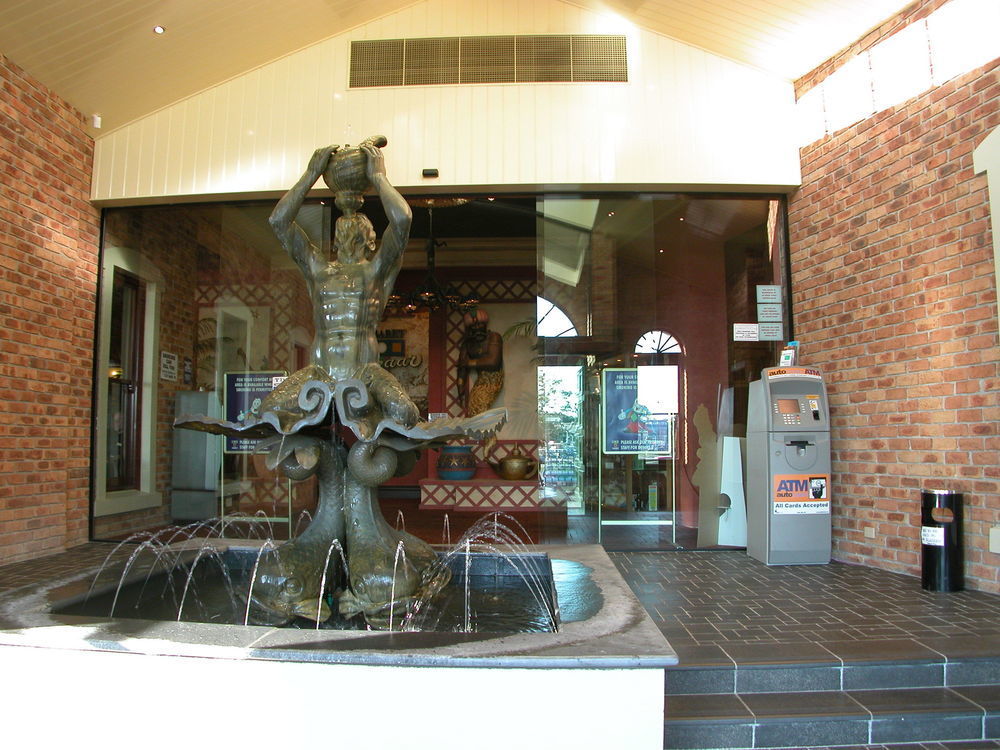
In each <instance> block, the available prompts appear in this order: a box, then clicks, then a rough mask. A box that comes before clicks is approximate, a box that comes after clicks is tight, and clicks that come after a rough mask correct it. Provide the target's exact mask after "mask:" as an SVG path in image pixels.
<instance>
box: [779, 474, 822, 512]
mask: <svg viewBox="0 0 1000 750" xmlns="http://www.w3.org/2000/svg"><path fill="white" fill-rule="evenodd" d="M773 481H774V485H773V486H772V488H771V489H772V493H771V497H772V499H773V502H774V512H775V513H781V514H789V515H791V514H798V513H829V512H830V475H829V474H776V475H775V476H774V478H773Z"/></svg>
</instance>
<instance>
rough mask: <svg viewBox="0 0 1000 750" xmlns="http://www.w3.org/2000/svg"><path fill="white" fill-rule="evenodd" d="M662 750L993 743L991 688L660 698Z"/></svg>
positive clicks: (995, 719) (997, 723)
mask: <svg viewBox="0 0 1000 750" xmlns="http://www.w3.org/2000/svg"><path fill="white" fill-rule="evenodd" d="M664 713H665V717H666V720H665V722H664V744H663V746H664V748H685V749H687V750H694V749H695V748H780V747H797V748H804V747H818V746H830V745H870V744H881V743H908V742H945V741H962V740H982V739H989V738H992V737H1000V690H998V689H997V686H996V685H987V686H976V687H964V688H908V689H896V690H848V691H840V690H835V691H812V692H783V693H750V694H736V693H726V694H704V695H674V696H667V697H666V704H665V712H664Z"/></svg>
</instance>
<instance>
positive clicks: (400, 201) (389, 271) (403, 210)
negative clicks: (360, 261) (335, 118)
mask: <svg viewBox="0 0 1000 750" xmlns="http://www.w3.org/2000/svg"><path fill="white" fill-rule="evenodd" d="M370 140H371V139H370ZM370 140H369V141H366V142H365V143H363V144H362V145H361V147H360V148H361V150H362V151H364V153H365V155H366V156H367V157H368V166H367V176H368V181H369V182H370V183H371V186H372V187H373V188H374V189H375V192H377V193H378V197H379V199H380V200H381V201H382V209H383V210H384V211H385V215H386V218H388V220H389V226H388V227H387V228H386V230H385V232H384V233H383V234H382V242H381V244H380V245H379V249H378V252H377V253H376V254H375V256H374V257H373V258H372V260H371V262H372V264H373V265H374V266H375V269H376V271H377V273H378V275H379V276H380V278H381V280H382V283H383V284H384V289H385V292H386V294H388V292H389V290H390V289H391V287H392V285H393V283H394V282H395V280H396V276H397V274H398V273H399V269H400V268H401V267H402V264H403V253H404V252H405V250H406V243H407V241H408V240H409V238H410V224H411V222H412V221H413V212H412V211H411V210H410V205H409V204H408V203H407V202H406V200H405V199H404V198H403V196H402V195H400V194H399V191H398V190H396V188H394V187H393V186H392V185H391V184H390V183H389V180H388V178H387V177H386V175H385V159H384V157H383V156H382V149H380V148H378V147H377V146H376V145H374V143H372V142H370Z"/></svg>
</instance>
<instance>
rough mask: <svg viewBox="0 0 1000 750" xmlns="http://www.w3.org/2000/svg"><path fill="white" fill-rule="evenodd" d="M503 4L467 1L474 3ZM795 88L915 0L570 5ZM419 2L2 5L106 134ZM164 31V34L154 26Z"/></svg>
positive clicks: (7, 23)
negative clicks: (607, 15)
mask: <svg viewBox="0 0 1000 750" xmlns="http://www.w3.org/2000/svg"><path fill="white" fill-rule="evenodd" d="M487 1H489V2H504V1H505V0H465V2H466V3H467V4H468V5H470V6H471V5H475V4H477V3H480V2H487ZM567 1H568V2H570V3H571V4H574V5H577V6H581V7H586V8H591V9H601V10H610V11H612V12H615V13H618V14H619V15H621V16H623V17H624V18H626V19H627V20H629V21H631V22H633V23H636V24H637V25H639V26H642V27H645V28H647V29H649V30H651V31H654V32H657V33H660V34H664V35H666V36H669V37H672V38H675V39H678V40H680V41H682V42H686V43H688V44H691V45H694V46H697V47H700V48H702V49H705V50H708V51H709V52H713V53H716V54H718V55H721V56H724V57H727V58H730V59H733V60H736V61H739V62H743V63H746V64H748V65H753V66H755V67H758V68H761V69H763V70H766V71H769V72H771V73H774V74H776V75H778V76H780V77H782V78H785V79H788V80H794V79H795V78H797V77H799V76H801V75H802V74H804V73H806V72H808V71H809V70H811V69H812V68H814V67H816V66H817V65H818V64H819V63H821V62H823V60H825V59H827V58H828V57H830V56H831V55H833V54H835V53H836V52H838V51H839V50H841V49H843V48H844V47H846V46H847V45H848V44H850V43H851V42H853V41H854V40H855V39H857V38H859V37H860V36H862V35H863V34H864V33H865V32H866V31H868V30H869V29H871V28H872V27H874V26H876V25H877V24H879V23H880V22H881V21H883V20H885V19H886V18H888V17H889V16H891V15H893V14H894V13H895V12H896V11H898V10H899V9H900V8H903V7H905V6H906V5H908V4H909V2H911V1H912V0H567ZM413 4H415V0H0V53H2V54H3V55H5V56H6V57H8V58H9V59H10V60H12V61H13V62H14V63H16V64H17V65H19V66H20V67H22V68H23V69H25V70H26V71H27V72H28V73H29V74H31V75H32V76H34V77H35V78H37V79H38V80H40V81H41V82H42V83H43V84H45V85H46V86H48V87H49V88H50V89H51V90H53V91H54V92H55V93H56V94H58V95H59V96H61V97H62V98H63V99H65V100H66V101H68V102H70V104H72V105H73V106H75V107H76V108H77V109H79V110H80V111H81V112H82V113H83V114H84V115H87V116H89V115H92V114H100V115H101V116H102V119H103V126H104V129H105V132H107V130H108V129H112V128H117V127H120V126H122V125H125V124H126V123H128V122H131V121H132V120H134V119H136V118H138V117H141V116H143V115H145V114H148V113H150V112H153V111H155V110H157V109H160V108H161V107H164V106H167V105H169V104H171V103H173V102H175V101H178V100H179V99H183V98H184V97H186V96H190V95H192V94H194V93H196V92H198V91H201V90H203V89H205V88H208V87H209V86H212V85H214V84H216V83H219V82H221V81H224V80H226V79H229V78H232V77H233V76H236V75H239V74H240V73H243V72H245V71H247V70H250V69H252V68H255V67H258V66H260V65H263V64H265V63H267V62H270V61H271V60H274V59H276V58H278V57H281V56H283V55H286V54H289V53H291V52H294V51H296V50H298V49H301V48H303V47H306V46H308V45H310V44H313V43H315V42H318V41H320V40H322V39H326V38H328V37H331V36H333V35H335V34H337V33H341V32H343V31H344V30H345V29H349V28H352V27H354V26H358V25H360V24H362V23H365V22H367V21H370V20H372V19H375V18H378V17H380V16H383V15H386V14H388V13H391V12H394V11H396V10H398V9H400V8H403V7H406V6H409V5H413ZM157 24H159V25H162V26H164V27H165V28H166V29H167V31H166V33H165V34H162V35H156V34H154V33H153V31H152V29H153V26H155V25H157Z"/></svg>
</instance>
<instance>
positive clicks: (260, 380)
mask: <svg viewBox="0 0 1000 750" xmlns="http://www.w3.org/2000/svg"><path fill="white" fill-rule="evenodd" d="M285 377H286V373H285V372H284V371H273V372H227V373H226V374H225V388H226V390H225V401H224V404H223V413H224V414H225V419H226V421H227V422H242V421H243V420H244V419H246V418H247V417H248V416H250V415H251V414H257V413H258V410H259V409H260V404H261V401H263V400H264V397H265V396H267V394H269V393H270V392H271V391H273V390H274V389H275V388H277V387H278V386H279V385H280V384H281V383H282V381H284V379H285ZM258 442H260V438H247V437H229V436H226V445H225V452H226V453H253V452H254V451H255V449H256V447H257V443H258Z"/></svg>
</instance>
